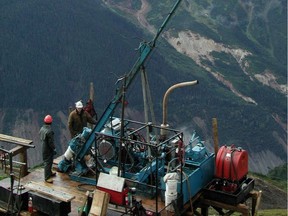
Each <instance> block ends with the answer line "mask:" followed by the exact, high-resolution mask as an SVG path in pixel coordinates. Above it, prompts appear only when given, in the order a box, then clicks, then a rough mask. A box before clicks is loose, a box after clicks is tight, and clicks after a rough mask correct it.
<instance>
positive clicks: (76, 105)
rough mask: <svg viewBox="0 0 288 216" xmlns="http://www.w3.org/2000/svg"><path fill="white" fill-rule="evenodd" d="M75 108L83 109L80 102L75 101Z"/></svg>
mask: <svg viewBox="0 0 288 216" xmlns="http://www.w3.org/2000/svg"><path fill="white" fill-rule="evenodd" d="M75 107H76V108H83V104H82V102H81V101H77V102H76V103H75Z"/></svg>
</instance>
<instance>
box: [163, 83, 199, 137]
mask: <svg viewBox="0 0 288 216" xmlns="http://www.w3.org/2000/svg"><path fill="white" fill-rule="evenodd" d="M198 83H199V82H198V80H194V81H190V82H182V83H178V84H175V85H173V86H171V87H170V88H169V89H168V90H167V91H166V93H165V95H164V97H163V121H162V124H161V128H163V129H161V135H162V136H166V133H167V130H165V128H168V127H169V125H168V123H167V102H168V96H169V95H170V93H171V92H172V91H173V90H174V89H176V88H181V87H185V86H192V85H196V84H198Z"/></svg>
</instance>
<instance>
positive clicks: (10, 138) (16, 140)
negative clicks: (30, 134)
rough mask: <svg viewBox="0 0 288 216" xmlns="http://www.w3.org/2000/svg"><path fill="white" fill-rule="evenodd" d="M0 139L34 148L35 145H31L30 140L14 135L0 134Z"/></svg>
mask: <svg viewBox="0 0 288 216" xmlns="http://www.w3.org/2000/svg"><path fill="white" fill-rule="evenodd" d="M0 141H2V142H8V143H13V144H17V145H22V146H27V147H30V148H35V145H31V143H33V141H32V140H27V139H22V138H19V137H14V136H8V135H5V134H0Z"/></svg>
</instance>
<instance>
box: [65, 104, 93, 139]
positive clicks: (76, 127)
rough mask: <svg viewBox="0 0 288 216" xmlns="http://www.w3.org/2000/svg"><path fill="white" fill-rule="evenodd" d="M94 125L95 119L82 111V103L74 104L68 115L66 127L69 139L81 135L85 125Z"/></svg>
mask: <svg viewBox="0 0 288 216" xmlns="http://www.w3.org/2000/svg"><path fill="white" fill-rule="evenodd" d="M88 122H89V123H90V124H93V125H95V124H96V123H97V121H96V119H94V118H92V116H91V115H90V114H89V113H88V112H87V111H85V110H84V109H83V104H82V101H77V102H76V103H75V109H74V110H73V111H72V112H71V113H70V115H69V118H68V127H69V131H70V135H71V138H74V137H75V136H77V135H78V134H81V133H82V131H83V128H84V127H87V123H88Z"/></svg>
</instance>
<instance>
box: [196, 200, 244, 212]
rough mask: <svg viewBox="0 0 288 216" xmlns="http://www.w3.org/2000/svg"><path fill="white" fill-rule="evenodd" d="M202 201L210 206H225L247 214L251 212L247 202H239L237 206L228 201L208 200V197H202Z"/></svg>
mask: <svg viewBox="0 0 288 216" xmlns="http://www.w3.org/2000/svg"><path fill="white" fill-rule="evenodd" d="M200 201H201V203H203V204H205V205H209V206H213V207H218V208H223V209H227V210H232V211H236V212H240V213H242V214H243V215H246V214H248V213H249V208H248V206H247V205H245V204H241V203H240V204H238V205H236V206H234V205H229V204H226V203H221V202H217V201H214V200H208V199H201V200H200Z"/></svg>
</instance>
